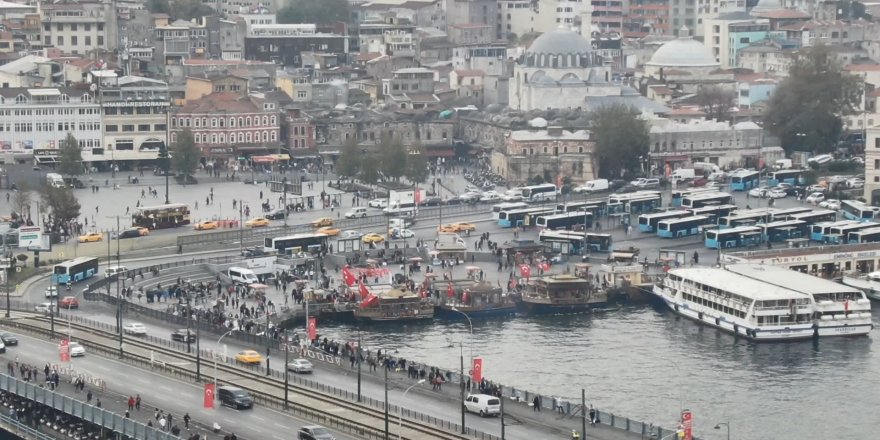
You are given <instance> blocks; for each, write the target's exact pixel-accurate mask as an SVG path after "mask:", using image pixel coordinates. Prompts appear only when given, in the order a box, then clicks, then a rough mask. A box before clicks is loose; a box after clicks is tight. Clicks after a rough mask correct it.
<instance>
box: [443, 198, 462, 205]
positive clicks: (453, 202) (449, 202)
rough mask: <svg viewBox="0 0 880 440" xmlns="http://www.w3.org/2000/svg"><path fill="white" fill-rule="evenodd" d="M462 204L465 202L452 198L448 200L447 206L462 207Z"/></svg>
mask: <svg viewBox="0 0 880 440" xmlns="http://www.w3.org/2000/svg"><path fill="white" fill-rule="evenodd" d="M462 203H464V200H462V199H460V198H458V197H450V198H448V199H446V204H447V205H461V204H462Z"/></svg>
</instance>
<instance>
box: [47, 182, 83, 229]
mask: <svg viewBox="0 0 880 440" xmlns="http://www.w3.org/2000/svg"><path fill="white" fill-rule="evenodd" d="M42 199H43V204H45V205H46V206H48V207H49V212H50V213H51V214H52V218H53V219H54V220H55V223H56V224H59V223H67V222H68V221H70V220H74V219H76V218H77V217H79V213H80V208H81V207H80V204H79V201H78V200H77V199H76V196H74V195H73V190H71V189H70V188H53V187H46V188H45V189H44V190H43V193H42Z"/></svg>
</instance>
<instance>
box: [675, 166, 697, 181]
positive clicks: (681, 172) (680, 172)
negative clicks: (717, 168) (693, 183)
mask: <svg viewBox="0 0 880 440" xmlns="http://www.w3.org/2000/svg"><path fill="white" fill-rule="evenodd" d="M701 175H702V174H701ZM696 176H697V172H696V170H694V169H693V168H679V169H677V170H675V171H673V172H672V175H670V176H669V178H670V179H671V180H672V181H673V182H675V181H680V180H689V179H694V178H695V177H696Z"/></svg>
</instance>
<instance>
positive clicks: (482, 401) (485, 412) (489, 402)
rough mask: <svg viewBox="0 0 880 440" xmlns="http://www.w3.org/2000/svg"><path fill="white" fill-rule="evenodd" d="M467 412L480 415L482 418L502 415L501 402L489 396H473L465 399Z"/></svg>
mask: <svg viewBox="0 0 880 440" xmlns="http://www.w3.org/2000/svg"><path fill="white" fill-rule="evenodd" d="M464 407H465V409H466V410H468V411H470V412H472V413H476V414H479V415H480V417H486V416H497V415H500V414H501V400H500V399H499V398H497V397H495V396H490V395H488V394H471V395H468V396H467V398H466V399H464Z"/></svg>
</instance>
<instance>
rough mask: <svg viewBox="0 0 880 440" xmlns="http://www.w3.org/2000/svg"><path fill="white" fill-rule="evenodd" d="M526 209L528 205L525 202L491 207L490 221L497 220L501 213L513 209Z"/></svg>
mask: <svg viewBox="0 0 880 440" xmlns="http://www.w3.org/2000/svg"><path fill="white" fill-rule="evenodd" d="M528 207H529V204H528V203H526V202H506V203H499V204H497V205H492V219H494V220H498V216H499V214H500V213H501V211H512V210H514V209H523V208H528Z"/></svg>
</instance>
